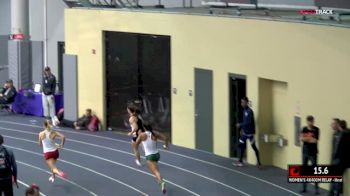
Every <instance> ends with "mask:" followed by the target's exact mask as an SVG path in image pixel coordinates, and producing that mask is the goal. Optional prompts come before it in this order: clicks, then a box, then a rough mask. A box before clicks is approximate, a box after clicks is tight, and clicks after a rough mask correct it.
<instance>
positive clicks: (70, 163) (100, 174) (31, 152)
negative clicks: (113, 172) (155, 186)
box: [5, 145, 148, 196]
mask: <svg viewBox="0 0 350 196" xmlns="http://www.w3.org/2000/svg"><path fill="white" fill-rule="evenodd" d="M5 146H7V147H9V148H12V149H15V150H19V151H23V152H27V153H30V154H34V155H37V156H40V157H41V156H42V154H40V153H37V152H33V151H30V150H26V149H23V148H17V147H14V146H10V145H5ZM60 162H63V163H67V164H69V165H73V166H75V167H79V168H81V169H84V170H87V171H89V172H92V173H95V174H97V175H99V176H103V177H105V178H107V179H110V180H112V181H114V182H117V183H119V184H122V185H124V186H126V187H128V188H130V189H132V190H134V191H136V192H138V193H141V194H142V195H144V196H148V194H146V193H144V192H142V191H140V190H138V189H136V188H134V187H132V186H130V185H128V184H126V183H124V182H121V181H120V180H117V179H114V178H112V177H110V176H107V175H105V174H102V173H99V172H97V171H95V170H92V169H90V168H86V167H83V166H81V165H78V164H75V163H72V162H69V161H66V160H63V159H60Z"/></svg>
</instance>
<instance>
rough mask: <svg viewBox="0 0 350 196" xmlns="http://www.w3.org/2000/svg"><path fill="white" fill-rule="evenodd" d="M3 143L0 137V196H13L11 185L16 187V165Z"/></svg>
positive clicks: (13, 157)
mask: <svg viewBox="0 0 350 196" xmlns="http://www.w3.org/2000/svg"><path fill="white" fill-rule="evenodd" d="M3 143H4V138H3V137H2V135H0V185H1V186H0V195H2V194H3V193H4V195H5V196H13V187H12V183H13V182H14V183H15V184H16V185H17V164H16V160H15V156H14V155H13V153H12V151H11V150H9V149H7V148H5V147H4V146H3V145H2V144H3ZM12 181H13V182H12ZM17 186H18V185H17Z"/></svg>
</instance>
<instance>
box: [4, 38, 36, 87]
mask: <svg viewBox="0 0 350 196" xmlns="http://www.w3.org/2000/svg"><path fill="white" fill-rule="evenodd" d="M8 57H9V58H8V59H9V65H8V69H9V78H11V79H12V80H13V84H14V85H15V87H17V88H18V89H27V88H31V87H32V74H31V73H32V69H31V68H32V67H31V63H30V42H28V41H14V40H9V41H8Z"/></svg>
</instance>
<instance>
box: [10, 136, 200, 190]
mask: <svg viewBox="0 0 350 196" xmlns="http://www.w3.org/2000/svg"><path fill="white" fill-rule="evenodd" d="M3 136H4V137H7V138H11V139H16V140H21V141H26V142H30V143H36V142H34V141H31V140H27V139H23V138H17V137H12V136H7V135H3ZM9 147H11V148H14V149H20V150H22V151H25V152H32V153H35V152H33V151H29V150H25V149H22V148H17V147H12V146H9ZM61 150H66V151H70V152H74V153H77V154H82V155H86V156H90V157H93V158H95V159H100V160H102V161H106V162H109V163H112V164H114V165H119V166H122V167H126V168H128V169H131V170H134V171H137V172H140V173H143V174H146V175H148V176H152V177H153V175H152V174H150V173H147V172H145V171H142V170H139V169H135V168H133V167H130V166H128V165H124V164H122V163H119V162H115V161H112V160H109V159H105V158H103V157H99V156H95V155H90V154H87V153H84V152H79V151H76V150H72V149H68V148H62V149H61ZM35 154H38V155H40V156H42V155H41V154H39V153H35ZM60 161H61V162H65V163H68V164H71V165H75V166H77V167H80V168H84V169H85V170H89V168H85V167H82V166H79V165H76V164H74V163H71V162H68V161H65V160H63V159H60ZM89 171H90V170H89ZM91 171H94V170H91ZM95 172H96V171H95ZM96 173H98V172H96ZM164 181H165V182H167V183H169V184H171V185H173V186H176V187H178V188H180V189H182V190H184V191H187V192H189V193H191V194H193V195H196V196H199V194H197V193H195V192H193V191H191V190H189V189H187V188H185V187H183V186H180V185H178V184H175V183H174V182H172V181H169V180H166V179H164ZM123 184H124V185H125V186H128V187H131V186H129V185H127V184H125V183H123ZM135 190H137V189H135ZM141 193H142V192H141Z"/></svg>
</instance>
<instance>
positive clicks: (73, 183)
mask: <svg viewBox="0 0 350 196" xmlns="http://www.w3.org/2000/svg"><path fill="white" fill-rule="evenodd" d="M16 162H17V163H19V164H22V165H25V166H27V167H31V168H34V169H36V170H39V171H42V172H44V173H47V174H50V175H51V172H49V171H46V170H44V169H41V168H39V167H36V166H34V165H31V164H29V163H26V162H22V161H18V160H16ZM57 177H58V178H59V179H61V180H63V181H66V182H68V183H70V184H72V185H74V186H76V187H78V188H80V189H82V190H84V191H86V192H88V193H89V194H91V195H94V196H98V195H97V194H96V193H94V192H92V191H90V190H88V189H87V188H85V187H83V186H81V185H79V184H77V183H75V182H74V181H71V180H67V179H64V178H62V177H60V176H57Z"/></svg>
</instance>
